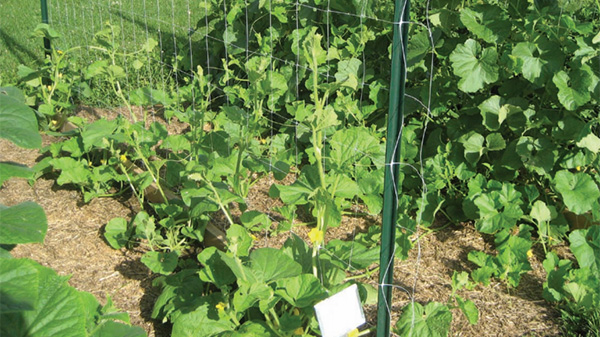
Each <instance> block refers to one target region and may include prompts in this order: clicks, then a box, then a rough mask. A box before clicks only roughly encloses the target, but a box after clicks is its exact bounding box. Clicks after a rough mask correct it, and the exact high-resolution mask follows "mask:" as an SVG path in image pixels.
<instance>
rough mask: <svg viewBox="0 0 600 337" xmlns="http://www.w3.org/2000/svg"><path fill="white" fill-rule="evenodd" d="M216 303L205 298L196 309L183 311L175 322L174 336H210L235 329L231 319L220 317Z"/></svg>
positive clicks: (172, 334)
mask: <svg viewBox="0 0 600 337" xmlns="http://www.w3.org/2000/svg"><path fill="white" fill-rule="evenodd" d="M215 305H216V303H215V304H212V303H210V302H209V301H207V300H203V301H202V304H201V305H199V306H198V307H197V308H196V309H195V310H194V311H189V312H185V313H182V314H180V315H178V316H177V318H175V320H174V322H173V331H172V333H171V336H172V337H196V336H203V337H210V336H216V335H218V334H220V333H222V332H225V331H230V330H233V329H234V325H233V323H232V322H231V321H230V320H229V319H219V315H218V313H217V309H216V308H215Z"/></svg>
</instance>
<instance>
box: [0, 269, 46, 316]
mask: <svg viewBox="0 0 600 337" xmlns="http://www.w3.org/2000/svg"><path fill="white" fill-rule="evenodd" d="M0 262H1V263H0V298H1V299H2V300H1V301H0V315H3V314H5V313H10V312H19V311H25V310H33V309H34V308H35V307H34V306H35V303H36V302H37V299H38V282H39V278H38V271H37V269H36V268H35V266H34V262H33V261H31V260H27V259H0Z"/></svg>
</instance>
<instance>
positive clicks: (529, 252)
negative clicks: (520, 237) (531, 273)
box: [527, 249, 533, 259]
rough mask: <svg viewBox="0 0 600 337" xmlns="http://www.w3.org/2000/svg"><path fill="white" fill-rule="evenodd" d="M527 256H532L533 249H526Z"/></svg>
mask: <svg viewBox="0 0 600 337" xmlns="http://www.w3.org/2000/svg"><path fill="white" fill-rule="evenodd" d="M527 257H528V258H530V259H531V258H532V257H533V251H532V250H531V249H530V250H528V251H527Z"/></svg>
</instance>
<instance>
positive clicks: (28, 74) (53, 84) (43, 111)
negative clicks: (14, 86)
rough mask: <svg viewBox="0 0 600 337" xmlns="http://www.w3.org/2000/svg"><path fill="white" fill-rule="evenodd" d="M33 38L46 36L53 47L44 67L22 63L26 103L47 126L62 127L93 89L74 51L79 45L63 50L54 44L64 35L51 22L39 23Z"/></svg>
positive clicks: (19, 70) (21, 75)
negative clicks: (79, 99)
mask: <svg viewBox="0 0 600 337" xmlns="http://www.w3.org/2000/svg"><path fill="white" fill-rule="evenodd" d="M32 37H36V38H40V37H44V38H46V39H48V40H49V41H50V42H51V45H52V46H53V47H52V49H51V50H50V51H49V53H48V55H47V56H46V62H45V64H44V65H43V66H42V67H39V68H37V69H32V68H30V67H28V66H25V65H19V68H18V71H17V75H18V76H19V82H20V83H21V85H22V86H23V87H24V89H25V93H26V96H27V102H28V104H29V105H32V106H36V107H37V111H38V113H39V115H40V118H41V120H40V122H41V123H42V122H43V123H45V124H44V125H43V126H44V128H49V129H50V130H59V129H60V128H61V127H62V126H63V125H64V123H65V122H66V121H67V119H68V117H70V116H71V115H72V114H73V113H74V111H75V107H76V104H77V102H76V100H77V99H78V97H79V98H84V97H88V96H90V95H91V90H90V88H89V86H88V85H87V83H86V81H84V79H83V77H82V76H81V72H80V66H79V63H78V62H75V61H74V58H73V57H72V54H73V53H74V52H75V51H78V50H79V49H80V47H74V48H70V49H68V50H60V49H57V48H55V47H54V43H56V41H57V40H59V39H60V38H61V36H60V34H58V33H57V32H56V31H55V30H54V29H52V28H51V27H50V26H49V25H48V24H39V25H38V26H37V27H36V29H35V31H34V32H33V34H32Z"/></svg>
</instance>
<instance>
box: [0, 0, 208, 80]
mask: <svg viewBox="0 0 600 337" xmlns="http://www.w3.org/2000/svg"><path fill="white" fill-rule="evenodd" d="M47 3H48V12H49V18H50V24H51V27H52V28H54V29H55V30H56V31H58V32H59V33H60V34H61V36H62V38H61V39H60V40H58V41H56V43H55V44H54V47H56V48H59V49H67V48H69V47H74V46H86V45H89V44H90V43H92V39H93V37H94V34H95V33H96V32H97V31H99V30H100V29H102V28H103V24H104V23H105V22H111V23H112V24H113V25H115V26H118V27H120V29H121V31H122V34H121V41H120V44H121V46H122V47H123V48H124V49H126V50H133V49H135V48H139V46H141V45H142V44H143V43H144V42H145V41H146V40H147V38H153V39H154V40H156V41H158V42H159V43H160V44H159V46H160V48H161V50H162V51H163V53H164V55H169V54H173V53H174V51H175V50H181V48H184V47H185V46H187V45H188V44H189V40H188V36H189V35H188V34H189V31H190V27H195V26H196V22H197V21H198V19H199V17H200V15H199V13H200V10H201V9H200V8H199V6H198V3H197V2H193V1H190V0H158V1H155V0H67V1H64V0H47ZM0 12H1V13H4V14H3V18H2V20H0V69H1V70H0V84H2V85H5V84H9V83H15V82H16V81H17V71H16V70H17V67H18V65H19V64H25V65H28V66H30V67H35V66H36V65H39V64H40V63H41V62H42V60H43V43H42V41H41V39H32V38H30V37H29V35H30V33H31V32H32V31H33V30H34V29H35V27H36V25H37V24H38V23H40V22H41V10H40V2H39V1H38V0H2V1H1V2H0ZM6 13H8V14H6ZM188 13H189V14H188ZM80 53H81V56H82V57H83V58H84V60H86V62H91V61H92V60H93V59H94V58H95V57H96V56H95V55H94V54H93V53H91V52H90V51H89V50H87V49H86V48H83V49H82V50H81V52H80Z"/></svg>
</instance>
